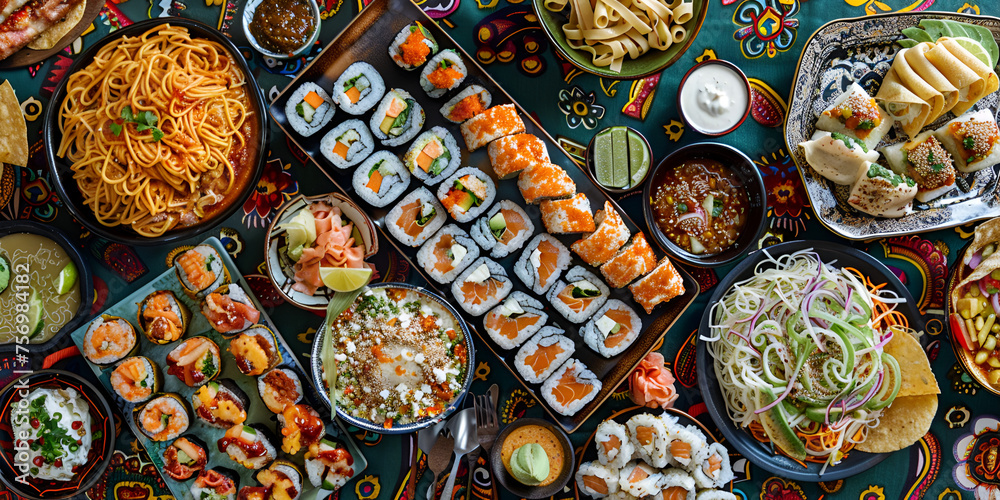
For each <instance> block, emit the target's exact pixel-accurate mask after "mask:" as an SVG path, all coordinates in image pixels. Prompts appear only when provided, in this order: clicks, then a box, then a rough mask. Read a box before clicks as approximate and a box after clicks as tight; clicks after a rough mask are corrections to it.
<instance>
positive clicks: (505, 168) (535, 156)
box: [486, 134, 549, 179]
mask: <svg viewBox="0 0 1000 500" xmlns="http://www.w3.org/2000/svg"><path fill="white" fill-rule="evenodd" d="M486 151H487V153H489V156H490V165H493V171H494V172H495V173H496V174H497V177H498V178H500V179H510V178H513V177H517V174H519V173H521V171H522V170H524V169H526V168H529V167H531V166H532V165H538V164H540V163H549V150H548V148H546V147H545V143H544V142H542V140H541V139H539V138H538V137H536V136H534V135H532V134H514V135H508V136H507V137H501V138H499V139H497V140H495V141H493V142H491V143H490V145H489V147H487V148H486Z"/></svg>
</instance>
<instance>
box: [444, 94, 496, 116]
mask: <svg viewBox="0 0 1000 500" xmlns="http://www.w3.org/2000/svg"><path fill="white" fill-rule="evenodd" d="M490 102H492V96H490V91H488V90H486V89H484V88H482V87H480V86H479V85H469V86H468V87H465V88H464V89H462V91H461V92H459V93H458V95H456V96H455V97H452V98H451V99H450V100H449V101H448V102H446V103H445V104H444V106H441V116H443V117H444V119H445V120H448V121H450V122H452V123H462V122H464V121H465V120H468V119H469V118H472V117H473V116H476V115H478V114H479V113H482V112H483V111H486V109H487V108H489V107H490Z"/></svg>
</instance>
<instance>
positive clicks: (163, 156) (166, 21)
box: [43, 17, 269, 245]
mask: <svg viewBox="0 0 1000 500" xmlns="http://www.w3.org/2000/svg"><path fill="white" fill-rule="evenodd" d="M52 103H53V105H52V106H50V107H49V109H48V111H47V116H46V120H45V126H44V129H43V140H44V141H45V154H46V160H47V163H48V166H49V170H50V172H51V174H52V179H53V184H54V187H55V190H56V192H57V193H58V195H59V197H60V198H61V199H62V200H63V202H64V203H66V206H67V208H68V209H69V211H70V213H71V214H72V215H73V216H74V217H75V218H76V219H77V220H78V221H80V223H81V224H83V226H84V227H86V228H87V229H88V230H90V231H91V232H92V233H94V234H96V235H98V236H101V237H104V238H107V239H109V240H112V241H117V242H121V243H126V244H131V245H152V244H163V243H168V242H172V241H178V240H183V239H187V238H191V237H194V236H196V235H198V234H201V233H203V232H205V231H207V230H209V229H211V228H212V227H213V226H215V225H216V224H217V223H219V222H221V221H223V220H225V219H226V218H228V217H229V216H230V215H232V214H233V213H234V212H235V211H236V210H237V209H238V208H239V207H240V206H241V205H243V203H244V202H245V201H246V200H247V198H248V197H249V196H250V194H251V192H252V191H253V189H254V187H255V186H256V184H257V181H258V180H259V179H260V175H261V170H262V167H263V163H264V161H265V160H266V156H267V155H266V147H267V138H268V137H267V136H268V130H269V129H268V126H267V113H266V109H267V107H266V104H265V101H264V94H263V92H262V91H261V90H260V87H259V86H258V85H257V82H256V81H255V80H254V77H253V74H252V73H251V71H250V68H249V66H248V65H247V62H246V60H245V59H244V58H243V56H242V55H241V54H240V51H239V49H238V48H237V47H236V46H235V45H234V44H233V43H232V42H231V41H230V40H229V39H228V38H226V37H225V36H224V35H222V34H221V33H219V32H218V31H217V30H215V29H213V28H211V27H209V26H207V25H205V24H202V23H199V22H197V21H192V20H189V19H182V18H176V17H172V18H161V19H151V20H148V21H141V22H138V23H135V24H133V25H130V26H127V27H125V28H122V29H119V30H117V31H115V32H113V33H111V34H110V35H108V36H106V37H105V38H103V39H101V40H100V41H99V42H97V43H95V44H94V45H92V46H90V47H89V48H88V49H87V50H85V51H84V52H83V53H82V54H81V55H80V57H78V58H77V59H76V61H75V62H74V63H73V65H72V66H71V67H70V70H69V72H68V74H67V76H66V77H65V78H64V79H63V80H62V81H61V82H60V84H59V85H58V86H57V87H56V90H55V92H54V93H53V95H52Z"/></svg>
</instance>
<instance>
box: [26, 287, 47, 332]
mask: <svg viewBox="0 0 1000 500" xmlns="http://www.w3.org/2000/svg"><path fill="white" fill-rule="evenodd" d="M27 316H28V327H29V328H31V333H29V334H28V338H29V339H30V338H34V337H35V336H36V335H38V334H39V333H42V329H43V327H45V318H44V316H45V305H44V304H42V298H41V297H39V296H38V292H37V291H32V292H31V298H30V299H28V314H27Z"/></svg>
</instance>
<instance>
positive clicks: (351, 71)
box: [333, 61, 385, 115]
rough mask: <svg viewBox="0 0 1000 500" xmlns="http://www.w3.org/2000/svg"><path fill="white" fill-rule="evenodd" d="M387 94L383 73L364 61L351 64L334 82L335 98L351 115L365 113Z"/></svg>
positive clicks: (341, 107)
mask: <svg viewBox="0 0 1000 500" xmlns="http://www.w3.org/2000/svg"><path fill="white" fill-rule="evenodd" d="M383 95H385V82H384V81H382V75H380V74H379V72H378V71H377V70H376V69H375V68H374V67H372V65H371V64H368V63H366V62H363V61H358V62H356V63H354V64H351V65H350V66H348V67H347V69H346V70H344V72H343V73H341V74H340V77H339V78H337V81H336V82H334V84H333V98H334V100H336V101H337V104H339V105H340V109H342V110H344V112H345V113H348V114H351V115H360V114H364V113H365V112H366V111H368V110H369V109H372V107H374V106H375V104H377V103H378V101H379V99H381V98H382V96H383Z"/></svg>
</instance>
